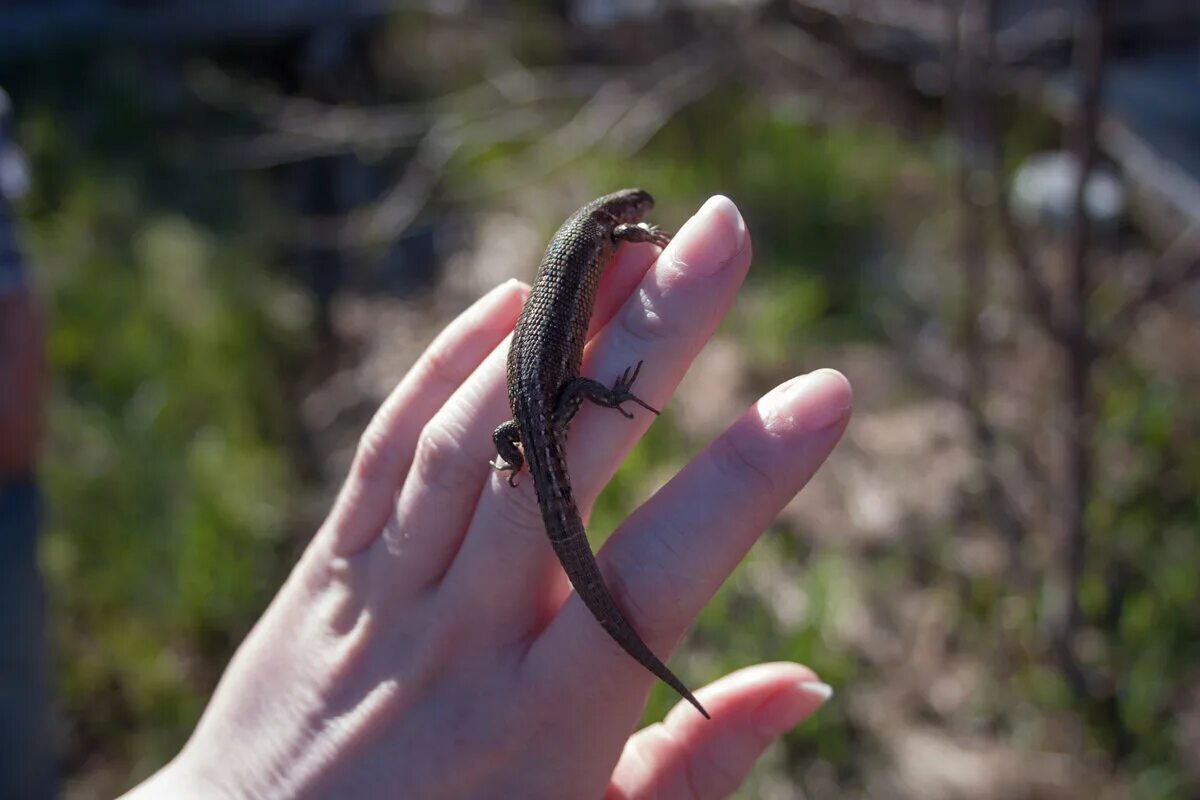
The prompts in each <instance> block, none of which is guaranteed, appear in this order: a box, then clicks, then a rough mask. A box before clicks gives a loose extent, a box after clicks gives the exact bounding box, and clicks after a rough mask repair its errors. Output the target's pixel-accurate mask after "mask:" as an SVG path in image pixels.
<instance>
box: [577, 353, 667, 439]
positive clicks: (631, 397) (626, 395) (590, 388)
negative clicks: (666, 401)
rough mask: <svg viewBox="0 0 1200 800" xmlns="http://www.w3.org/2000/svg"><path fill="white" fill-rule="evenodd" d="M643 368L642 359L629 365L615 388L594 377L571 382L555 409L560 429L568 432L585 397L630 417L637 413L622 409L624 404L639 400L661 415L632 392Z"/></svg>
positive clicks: (651, 410)
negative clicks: (633, 365)
mask: <svg viewBox="0 0 1200 800" xmlns="http://www.w3.org/2000/svg"><path fill="white" fill-rule="evenodd" d="M641 371H642V362H641V361H639V362H638V363H637V366H635V367H627V368H626V369H625V372H624V373H622V374H621V377H619V378H617V379H616V381H614V382H613V385H612V388H611V389H610V388H609V387H607V386H605V385H604V384H603V383H600V381H595V380H592V379H591V378H576V379H575V380H573V381H571V382H570V383H568V384H567V385H566V386H564V387H563V390H562V393H561V394H560V395H559V396H558V406H557V407H556V408H555V410H554V424H555V427H556V428H557V429H558V430H559V431H565V430H566V428H567V425H568V424H570V422H571V420H572V419H573V418H574V417H575V414H576V412H578V411H579V406H580V405H581V404H582V403H583V399H584V398H587V399H588V400H591V401H592V402H593V403H595V404H596V405H598V406H604V407H605V408H615V409H616V410H617V411H620V412H621V414H622V416H624V417H625V418H626V419H633V414H632V412H629V411H626V410H625V409H624V408H622V407H621V404H622V403H637V404H638V405H639V406H641V407H642V408H644V409H646V410H647V411H650V412H652V413H654V414H657V413H658V409H657V408H655V407H654V406H652V405H650V404H649V403H647V402H646V401H645V400H643V399H642V398H640V397H638V396H637V395H635V394H634V393H633V391H632V387H633V382H634V381H635V380H637V376H638V373H639V372H641Z"/></svg>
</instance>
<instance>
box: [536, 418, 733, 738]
mask: <svg viewBox="0 0 1200 800" xmlns="http://www.w3.org/2000/svg"><path fill="white" fill-rule="evenodd" d="M548 444H549V447H536V446H534V447H528V446H527V447H526V448H525V452H526V453H527V454H528V455H529V457H530V465H529V466H530V470H529V471H530V474H531V475H532V476H533V483H534V488H535V489H536V490H537V496H538V505H539V506H540V507H541V509H542V519H543V521H544V522H545V524H546V532H547V534H548V535H549V537H550V543H551V545H552V546H553V547H554V553H555V555H557V556H558V560H559V562H560V563H561V564H562V567H563V571H564V572H566V574H567V578H569V579H570V581H571V585H572V586H574V587H575V592H576V593H577V594H578V595H579V598H580V599H581V600H583V604H584V605H585V606H587V608H588V610H589V611H590V612H592V616H593V617H595V618H596V621H597V622H599V623H600V624H601V625H602V626H603V627H604V630H606V631H607V632H608V635H609V636H611V637H612V638H613V640H614V641H615V642H616V643H617V644H619V645H620V646H621V648H622V649H623V650H624V651H625V652H626V653H628V654H629V655H630V656H632V657H633V658H634V660H636V661H637V662H638V663H639V664H641V665H642V666H643V667H645V668H646V669H648V670H649V671H650V672H652V673H653V674H654V675H655V676H656V677H657V678H658V679H659V680H661V681H662V682H663V683H665V684H667V685H668V686H670V687H671V688H672V689H674V690H675V691H676V692H678V693H679V695H680V696H681V697H683V698H684V699H685V700H687V701H688V702H689V703H691V704H692V705H693V706H695V707H696V710H697V711H699V712H700V713H701V714H703V715H704V718H705V719H712V717H711V716H709V713H708V712H707V711H706V710H705V709H704V706H702V705H700V701H699V700H697V699H696V698H695V696H694V695H693V694H692V693H691V691H690V690H689V689H688V688H687V686H685V685H684V683H683V681H681V680H679V678H677V677H676V676H675V673H673V672H671V670H670V669H669V668H668V667H667V665H666V664H664V663H663V662H662V661H661V660H660V659H659V658H658V656H656V655H655V654H654V652H653V651H652V650H651V649H650V648H649V647H648V646H647V645H646V643H645V642H644V641H642V637H640V636H639V635H638V634H637V631H635V630H634V629H633V626H632V625H630V624H629V621H628V620H626V619H625V615H624V614H623V613H622V612H621V609H620V608H618V607H617V604H616V601H614V600H613V598H612V594H610V593H609V591H608V586H607V585H606V584H605V583H604V577H603V575H601V573H600V567H599V566H598V565H597V564H596V557H595V555H593V554H592V548H591V545H590V544H588V540H587V532H586V531H585V530H584V527H583V520H582V519H581V518H580V516H579V510H578V508H577V507H576V505H575V498H574V496H573V495H572V492H571V482H570V478H569V477H568V476H567V474H566V469H565V468H561V467H559V468H556V467H557V465H564V464H565V463H566V461H565V459H564V454H563V452H562V450H563V448H562V445H561V443H560V442H558V441H551V442H550V443H548ZM543 454H546V455H549V456H550V457H549V459H548V460H549V462H550V463H549V464H545V463H542V464H539V463H536V462H537V461H541V460H542V456H543Z"/></svg>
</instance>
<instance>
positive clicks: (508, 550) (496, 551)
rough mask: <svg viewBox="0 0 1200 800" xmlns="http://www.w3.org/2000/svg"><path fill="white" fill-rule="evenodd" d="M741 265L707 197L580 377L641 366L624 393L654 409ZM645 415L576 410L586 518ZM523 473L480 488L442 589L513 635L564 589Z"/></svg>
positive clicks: (741, 241) (726, 219)
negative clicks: (630, 390) (518, 480)
mask: <svg viewBox="0 0 1200 800" xmlns="http://www.w3.org/2000/svg"><path fill="white" fill-rule="evenodd" d="M749 263H750V247H749V237H748V235H747V233H746V228H745V223H744V222H743V221H742V218H741V215H740V214H739V213H738V210H737V208H736V206H734V205H733V203H732V202H731V201H730V200H728V199H727V198H724V197H714V198H712V199H710V200H709V201H708V202H707V203H706V204H705V205H704V206H703V207H702V208H701V209H700V211H699V212H697V213H696V215H695V216H693V217H692V219H691V220H689V221H688V223H687V224H685V225H684V227H683V228H682V229H681V230H680V232H679V234H678V235H677V236H676V237H675V239H674V241H672V242H671V244H670V245H668V247H667V248H666V250H664V251H663V253H662V255H661V256H660V257H659V259H658V261H657V263H656V264H655V265H654V267H653V268H651V270H650V271H649V272H648V273H647V274H646V276H645V277H644V278H643V280H642V282H641V284H640V285H639V286H638V288H637V289H636V290H635V291H634V292H633V294H632V295H631V296H630V297H629V299H628V300H626V302H625V304H624V305H623V306H622V308H621V309H620V310H618V311H617V313H616V314H615V315H614V317H613V318H612V320H610V321H609V322H608V323H607V324H606V325H605V326H604V328H603V329H602V330H601V331H600V333H599V334H598V336H597V337H596V338H595V340H593V341H592V343H591V344H590V345H589V347H588V350H587V353H586V355H585V358H584V365H583V371H582V374H583V375H585V376H589V377H594V378H595V379H597V380H599V381H601V382H602V383H609V382H610V381H611V380H612V379H613V378H615V377H616V376H618V375H620V374H621V372H622V371H623V370H624V369H625V368H626V367H627V366H630V365H632V364H636V363H637V362H638V361H644V362H645V366H644V367H643V369H642V374H641V376H640V377H639V378H638V382H637V384H636V385H635V386H634V392H635V393H636V394H637V395H638V396H639V397H640V398H643V399H645V400H646V401H647V402H648V403H649V404H650V405H652V406H656V407H661V406H662V404H663V403H664V402H665V401H666V399H667V398H668V397H669V396H670V394H671V392H672V391H673V390H674V388H675V386H676V385H677V384H678V383H679V381H680V379H681V378H682V377H683V375H684V373H685V372H686V371H687V368H688V366H689V365H690V364H691V362H692V359H693V358H694V357H695V355H696V353H697V352H699V350H700V348H701V347H702V346H703V345H704V343H705V342H706V341H707V340H708V338H709V337H710V336H711V335H712V333H713V331H714V330H715V329H716V327H717V324H718V323H719V322H720V320H721V318H722V317H723V316H724V315H725V312H726V311H727V310H728V309H729V306H730V304H731V303H732V301H733V297H734V294H735V293H736V291H737V289H738V287H739V286H740V285H741V283H742V280H743V278H744V277H745V274H746V270H747V268H748V266H749ZM588 405H590V404H585V406H588ZM652 419H653V416H652V415H651V414H650V413H649V412H644V411H640V410H638V411H637V412H636V413H635V415H634V419H632V420H629V419H625V418H624V417H622V416H621V415H620V414H618V413H616V412H615V411H613V410H612V409H604V408H591V407H586V408H583V409H581V410H580V412H579V415H578V416H577V417H576V418H575V421H574V422H573V423H572V425H571V432H570V438H569V441H568V445H567V462H568V472H569V474H570V476H571V481H572V484H573V490H574V495H575V497H576V498H577V500H578V502H579V504H580V509H581V513H583V514H584V516H585V518H586V512H587V510H588V509H589V508H590V507H591V504H592V503H593V502H594V500H595V498H596V496H597V495H598V494H599V492H600V490H601V489H602V488H603V486H604V485H605V484H606V483H607V482H608V480H609V478H611V476H612V474H613V473H614V472H615V471H616V469H617V466H618V465H619V464H620V462H621V461H622V460H623V459H624V457H625V455H626V454H627V453H628V452H629V450H630V449H631V448H632V447H633V445H634V444H635V443H636V442H637V441H638V439H640V438H641V436H642V434H643V433H644V432H645V430H646V428H648V427H649V425H650V423H651V421H652ZM522 477H523V480H522V486H521V487H520V488H519V489H517V490H514V489H512V488H511V487H509V486H508V485H507V483H506V482H505V481H504V480H503V479H502V478H501V477H496V478H493V480H492V481H491V482H490V483H489V485H488V486H487V487H486V488H485V489H484V493H483V496H482V498H481V499H480V501H479V504H478V506H477V507H476V509H475V515H474V518H473V520H472V522H471V526H470V528H469V530H468V532H467V538H466V540H465V541H464V543H463V547H462V550H461V552H460V553H459V556H458V558H457V559H456V560H455V562H454V564H453V565H452V566H451V569H450V571H449V573H448V574H447V575H446V578H445V580H444V582H443V584H442V585H443V588H444V589H445V590H447V591H453V592H459V593H461V594H462V595H463V596H464V597H470V598H472V599H473V600H474V601H475V607H476V608H477V609H478V610H477V614H476V620H477V624H481V625H482V627H484V628H485V629H488V630H493V631H497V632H502V633H501V635H503V636H506V637H514V638H516V637H520V636H522V635H524V634H525V633H527V632H528V631H529V630H531V629H534V628H536V627H537V626H539V625H540V624H541V623H542V622H544V621H545V620H546V619H548V617H549V614H550V613H552V612H553V610H554V609H555V608H557V607H558V605H559V604H561V602H562V599H563V595H564V594H565V592H566V583H565V578H564V576H563V575H562V572H561V568H559V567H558V564H557V561H556V560H555V558H554V554H553V551H552V550H551V548H550V544H549V542H547V540H546V534H545V529H544V527H543V523H542V520H541V515H540V513H539V511H538V509H537V503H536V499H535V497H534V493H533V490H532V486H531V485H530V484H531V483H532V481H530V480H529V478H528V476H527V475H524V476H522ZM481 598H482V599H484V602H480V599H481ZM514 620H516V622H515V623H514Z"/></svg>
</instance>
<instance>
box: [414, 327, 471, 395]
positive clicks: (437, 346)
mask: <svg viewBox="0 0 1200 800" xmlns="http://www.w3.org/2000/svg"><path fill="white" fill-rule="evenodd" d="M421 373H422V383H424V384H426V385H427V386H428V387H429V388H430V389H431V390H445V391H446V392H447V393H448V392H450V391H453V390H454V389H456V388H458V386H459V384H461V383H462V381H463V377H464V376H463V374H462V370H461V369H460V368H459V366H458V364H457V363H456V362H455V359H454V358H452V356H451V352H450V348H449V347H448V346H447V345H446V344H445V343H443V342H442V341H440V340H435V341H434V342H433V343H432V344H431V345H429V348H428V349H427V350H426V351H425V352H424V353H423V354H422V356H421Z"/></svg>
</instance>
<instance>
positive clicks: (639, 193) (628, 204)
mask: <svg viewBox="0 0 1200 800" xmlns="http://www.w3.org/2000/svg"><path fill="white" fill-rule="evenodd" d="M601 203H602V204H603V205H604V206H605V207H606V208H607V210H608V211H609V213H610V214H612V216H613V217H614V218H615V219H616V221H617V222H618V223H628V224H631V225H632V224H635V223H638V222H641V221H642V220H643V219H644V218H645V216H646V214H647V213H649V211H650V209H652V208H654V198H653V197H651V196H650V193H649V192H647V191H645V190H644V189H622V190H621V191H619V192H613V193H612V194H610V195H608V196H607V197H604V198H601Z"/></svg>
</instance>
